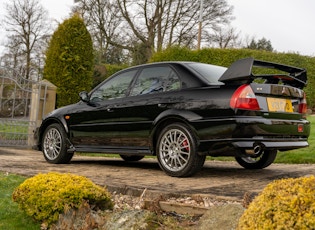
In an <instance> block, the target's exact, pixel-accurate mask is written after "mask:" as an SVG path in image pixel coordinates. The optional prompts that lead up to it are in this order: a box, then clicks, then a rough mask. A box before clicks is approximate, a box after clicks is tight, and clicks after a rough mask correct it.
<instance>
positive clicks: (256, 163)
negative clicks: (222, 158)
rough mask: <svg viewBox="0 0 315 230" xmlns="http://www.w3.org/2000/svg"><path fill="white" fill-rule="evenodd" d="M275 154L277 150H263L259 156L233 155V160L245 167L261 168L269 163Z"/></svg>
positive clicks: (274, 157)
mask: <svg viewBox="0 0 315 230" xmlns="http://www.w3.org/2000/svg"><path fill="white" fill-rule="evenodd" d="M276 156H277V150H265V151H264V152H263V153H262V154H261V155H260V156H259V157H251V156H248V157H235V160H236V161H237V163H239V165H241V166H242V167H244V168H246V169H263V168H266V167H268V166H269V165H271V164H272V163H273V162H274V160H275V159H276Z"/></svg>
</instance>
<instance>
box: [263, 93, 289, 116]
mask: <svg viewBox="0 0 315 230" xmlns="http://www.w3.org/2000/svg"><path fill="white" fill-rule="evenodd" d="M267 104H268V110H269V111H270V112H288V113H293V107H292V102H291V100H289V99H282V98H271V97H267Z"/></svg>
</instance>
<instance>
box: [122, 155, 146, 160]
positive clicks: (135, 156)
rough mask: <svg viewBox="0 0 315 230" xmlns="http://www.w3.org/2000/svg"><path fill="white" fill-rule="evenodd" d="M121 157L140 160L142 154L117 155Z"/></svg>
mask: <svg viewBox="0 0 315 230" xmlns="http://www.w3.org/2000/svg"><path fill="white" fill-rule="evenodd" d="M119 156H120V157H121V158H122V159H124V160H125V161H140V160H141V159H143V158H144V156H138V155H119Z"/></svg>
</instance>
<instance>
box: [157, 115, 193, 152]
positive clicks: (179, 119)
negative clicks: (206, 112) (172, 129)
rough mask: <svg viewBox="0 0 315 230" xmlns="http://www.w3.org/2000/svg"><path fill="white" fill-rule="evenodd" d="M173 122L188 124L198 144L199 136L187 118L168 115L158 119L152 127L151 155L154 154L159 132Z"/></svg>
mask: <svg viewBox="0 0 315 230" xmlns="http://www.w3.org/2000/svg"><path fill="white" fill-rule="evenodd" d="M174 123H180V124H183V125H186V126H188V127H189V129H190V130H192V132H193V134H194V136H195V138H196V140H197V143H198V145H199V138H198V136H197V133H196V131H195V129H194V128H193V127H192V126H191V125H190V124H189V121H188V120H186V119H185V118H183V117H177V116H169V117H165V118H163V119H162V120H160V121H158V122H157V123H156V124H155V126H154V128H153V129H152V133H151V144H152V149H153V151H154V154H153V155H156V145H157V142H158V138H159V136H160V134H161V132H162V131H163V129H164V128H165V127H166V126H168V125H171V124H174Z"/></svg>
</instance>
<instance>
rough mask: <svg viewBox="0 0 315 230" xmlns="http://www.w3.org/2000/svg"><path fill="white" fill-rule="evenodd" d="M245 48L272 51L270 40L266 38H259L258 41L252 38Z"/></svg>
mask: <svg viewBox="0 0 315 230" xmlns="http://www.w3.org/2000/svg"><path fill="white" fill-rule="evenodd" d="M247 48H248V49H253V50H266V51H273V48H272V45H271V42H270V40H267V39H266V38H262V39H259V40H258V41H256V40H255V39H252V40H251V42H250V44H249V45H248V46H247Z"/></svg>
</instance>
